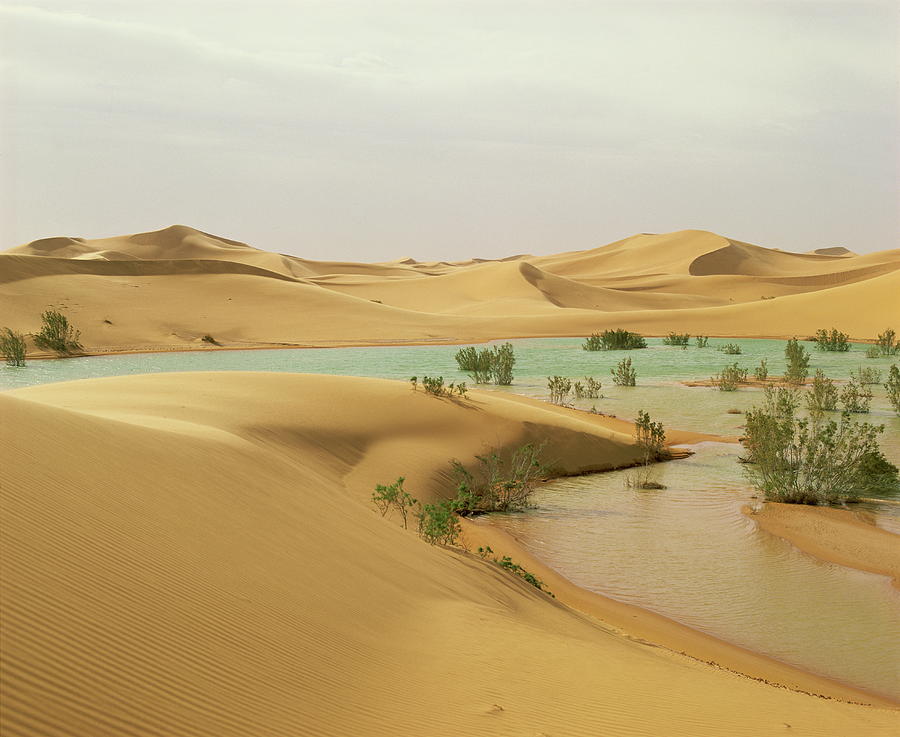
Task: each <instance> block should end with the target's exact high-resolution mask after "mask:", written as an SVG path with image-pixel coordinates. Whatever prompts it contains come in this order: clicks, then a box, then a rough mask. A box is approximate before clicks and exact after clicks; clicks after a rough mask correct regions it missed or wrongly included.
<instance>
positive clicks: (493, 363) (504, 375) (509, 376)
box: [455, 343, 516, 386]
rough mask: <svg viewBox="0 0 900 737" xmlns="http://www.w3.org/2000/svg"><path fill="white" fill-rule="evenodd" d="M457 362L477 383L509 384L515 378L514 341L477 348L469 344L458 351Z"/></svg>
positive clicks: (461, 369) (460, 368)
mask: <svg viewBox="0 0 900 737" xmlns="http://www.w3.org/2000/svg"><path fill="white" fill-rule="evenodd" d="M455 358H456V364H457V366H459V370H460V371H466V372H467V373H468V374H469V375H470V376H471V377H472V380H473V381H474V382H475V383H476V384H488V383H490V382H492V381H493V382H494V383H495V384H500V385H504V386H508V385H509V384H512V380H513V366H514V365H515V363H516V355H515V351H514V350H513V346H512V343H504V344H503V345H500V346H494V347H492V348H482V349H480V350H479V349H477V348H475V346H467V347H466V348H461V349H460V350H458V351H457V352H456V356H455Z"/></svg>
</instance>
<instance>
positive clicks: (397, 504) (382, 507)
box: [372, 476, 419, 530]
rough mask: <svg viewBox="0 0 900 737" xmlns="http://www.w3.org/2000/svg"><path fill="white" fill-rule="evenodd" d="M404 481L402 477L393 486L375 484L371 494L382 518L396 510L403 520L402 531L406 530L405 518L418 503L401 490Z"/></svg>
mask: <svg viewBox="0 0 900 737" xmlns="http://www.w3.org/2000/svg"><path fill="white" fill-rule="evenodd" d="M404 481H406V479H405V478H404V477H403V476H400V477H398V478H397V480H396V481H395V482H394V483H393V484H388V485H386V486H385V485H383V484H376V486H375V491H374V492H373V493H372V502H373V503H374V504H375V506H376V507H377V508H378V511H380V512H381V516H382V517H384V516H385V515H386V514H387V513H388V512H389V511H391V510H392V509H393V510H396V511H397V512H399V513H400V516H401V517H402V518H403V529H404V530H405V529H406V523H407V517H408V516H409V513H410V511H411V510H412V508H413V507H414V506H416V505H417V504H418V503H419V502H418V500H417V499H415V498H414V497H413V496H412V495H411V494H410V493H409V492H408V491H405V490H404V488H403V482H404Z"/></svg>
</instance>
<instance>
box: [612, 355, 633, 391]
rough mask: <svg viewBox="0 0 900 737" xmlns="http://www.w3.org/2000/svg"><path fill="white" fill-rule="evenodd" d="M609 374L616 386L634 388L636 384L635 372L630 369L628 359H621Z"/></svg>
mask: <svg viewBox="0 0 900 737" xmlns="http://www.w3.org/2000/svg"><path fill="white" fill-rule="evenodd" d="M610 373H611V374H612V377H613V383H614V384H615V385H616V386H635V384H636V383H637V371H635V370H634V368H632V366H631V359H630V358H623V359H622V360H621V361H619V363H618V365H616V367H615V368H614V369H610Z"/></svg>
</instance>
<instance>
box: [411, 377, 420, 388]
mask: <svg viewBox="0 0 900 737" xmlns="http://www.w3.org/2000/svg"><path fill="white" fill-rule="evenodd" d="M409 383H410V385H411V386H412V390H413V391H416V390H418V388H419V377H418V376H410V377H409Z"/></svg>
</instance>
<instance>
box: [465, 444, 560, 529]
mask: <svg viewBox="0 0 900 737" xmlns="http://www.w3.org/2000/svg"><path fill="white" fill-rule="evenodd" d="M540 450H541V449H540V448H539V447H536V446H534V445H531V444H528V445H523V446H522V447H521V448H519V449H518V450H516V451H514V452H513V453H512V455H510V456H509V457H508V459H504V458H503V456H502V455H501V454H500V452H498V451H497V450H491V451H490V452H489V453H486V454H484V455H480V456H475V458H476V460H477V461H478V469H477V471H476V472H475V473H473V472H471V471H469V470H468V469H467V468H466V467H465V466H464V465H463V464H462V463H460V462H459V461H458V460H455V459H454V460H452V461H450V467H451V470H452V473H453V477H454V480H455V481H456V492H457V494H456V498H455V499H454V500H452V502H451V509H453V511H455V512H458V513H459V514H462V515H472V514H482V513H484V512H511V511H516V510H521V509H526V508H527V507H528V503H529V499H530V497H531V494H532V493H533V492H534V487H535V486H536V485H537V483H538V481H540V479H541V477H542V476H543V474H544V467H543V465H542V464H541V461H540Z"/></svg>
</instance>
